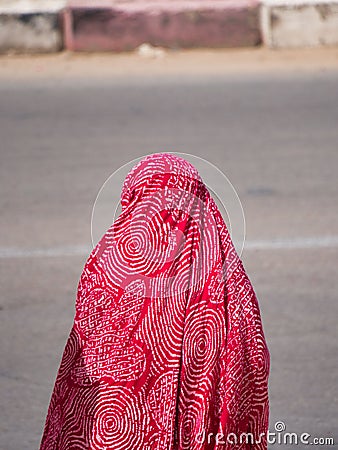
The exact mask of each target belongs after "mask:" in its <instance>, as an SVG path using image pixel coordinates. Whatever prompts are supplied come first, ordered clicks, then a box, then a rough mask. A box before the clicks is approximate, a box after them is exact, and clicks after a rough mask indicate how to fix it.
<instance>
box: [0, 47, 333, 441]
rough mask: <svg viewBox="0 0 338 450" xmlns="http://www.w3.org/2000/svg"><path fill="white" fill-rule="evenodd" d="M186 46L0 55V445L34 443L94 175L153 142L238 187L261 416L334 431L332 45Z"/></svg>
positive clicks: (57, 355) (69, 307)
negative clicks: (178, 50) (263, 355)
mask: <svg viewBox="0 0 338 450" xmlns="http://www.w3.org/2000/svg"><path fill="white" fill-rule="evenodd" d="M252 52H254V51H252ZM251 54H252V53H250V55H251ZM194 55H195V56H193V57H192V56H191V54H190V56H189V54H188V56H187V57H186V59H184V57H183V56H175V57H170V58H176V60H175V61H176V62H175V64H176V65H175V64H173V63H172V61H171V60H170V58H169V62H168V60H167V59H165V58H164V60H161V61H157V60H156V61H153V60H151V61H148V60H147V61H143V60H142V61H138V60H137V61H136V63H135V62H134V60H133V59H132V58H136V57H135V56H133V57H130V59H128V57H124V56H120V57H106V56H98V57H93V56H90V57H89V56H88V58H87V57H86V56H76V57H74V58H72V57H71V56H69V55H66V56H62V57H60V56H58V57H56V56H55V57H40V58H36V57H34V58H32V59H28V58H8V59H4V58H1V59H0V99H1V100H0V146H1V150H0V155H1V168H0V170H1V217H0V223H1V241H0V264H1V283H2V284H1V286H2V292H1V306H0V321H1V328H0V338H1V345H2V352H1V359H0V383H1V405H2V406H1V412H0V415H1V418H0V448H1V449H4V450H19V449H20V450H26V449H27V450H29V449H36V448H37V447H38V443H39V441H40V437H41V433H42V430H43V425H44V421H45V416H46V412H47V407H48V403H49V399H50V395H51V390H52V387H53V384H54V380H55V376H56V371H57V368H58V366H59V362H60V359H61V356H62V352H63V348H64V345H65V342H66V339H67V337H68V333H69V331H70V328H71V325H72V321H73V315H74V302H75V295H76V287H77V282H78V278H79V276H80V273H81V270H82V267H83V264H84V262H85V259H86V248H89V246H90V216H91V210H92V206H93V203H94V200H95V197H96V195H97V192H98V190H99V188H100V187H101V185H102V184H103V182H104V181H105V180H106V178H107V177H108V176H109V175H110V174H111V173H112V172H114V171H115V170H116V169H118V168H119V167H120V166H121V165H123V164H125V163H127V162H128V161H130V160H132V159H134V158H136V157H139V156H142V155H144V154H148V153H151V152H159V151H177V152H185V153H191V154H193V155H196V156H201V157H203V158H205V159H207V160H209V161H210V162H212V163H213V164H215V165H216V166H217V167H219V168H220V169H221V170H222V171H223V172H224V173H225V174H226V175H227V176H228V178H229V179H230V180H231V182H232V184H233V185H234V187H235V188H236V190H237V192H238V194H239V196H240V199H241V201H242V204H243V208H244V211H245V217H246V224H247V247H245V250H244V253H243V255H242V259H243V262H244V265H245V267H246V269H247V272H248V274H249V276H250V278H251V280H252V282H253V285H254V287H255V290H256V293H257V295H258V297H259V301H260V305H261V310H262V316H263V321H264V328H265V332H266V337H267V340H268V344H269V348H270V352H271V377H270V399H271V417H270V423H271V425H270V429H271V430H272V431H273V429H274V423H275V422H276V421H277V420H282V421H284V422H285V424H286V428H287V431H290V432H291V431H295V432H299V433H309V434H311V435H312V436H318V437H323V436H333V437H335V441H336V445H337V443H338V430H337V417H338V383H337V368H338V367H337V366H338V358H337V355H338V335H337V330H338V327H337V323H336V321H337V317H338V297H337V292H338V282H337V279H338V277H337V263H338V214H337V190H338V178H337V167H338V126H337V125H338V63H337V61H338V58H337V55H338V51H337V50H332V51H331V53H330V58H331V59H330V58H326V56H325V55H324V57H322V56H321V53H320V52H319V53H318V51H317V53H314V55H315V56H314V57H312V56H313V55H312V54H311V52H307V53H306V55H307V56H306V58H305V59H304V60H303V61H302V60H301V58H300V59H299V58H297V53H292V52H291V53H283V52H280V53H279V54H278V52H277V53H274V55H273V57H271V58H272V59H270V63H269V64H267V63H266V58H267V59H269V58H270V57H267V56H266V55H265V56H264V54H263V56H262V53H260V52H258V53H256V54H255V55H256V56H255V57H251V56H246V55H249V52H248V54H246V53H245V52H244V53H243V52H242V53H240V56H238V53H236V52H231V51H228V52H224V53H222V52H219V53H217V54H216V53H214V58H216V59H215V60H213V57H212V56H208V53H202V54H201V55H202V56H201V55H199V54H198V53H197V56H196V53H195V54H194ZM215 55H216V56H215ZM228 55H230V57H229V56H228ZM243 55H244V56H243ZM290 55H291V56H290ZM311 55H312V56H311ZM53 58H54V59H53ZM177 58H178V59H177ZM189 58H192V59H190V62H191V64H190V65H189ZM194 58H195V59H194ZM217 58H218V59H217ZM250 58H251V59H250ZM278 58H280V60H281V61H282V62H281V63H278ZM283 58H284V59H283ZM136 59H137V58H136ZM291 60H292V61H291ZM170 61H171V62H170ZM213 61H214V62H213ZM215 61H218V63H216V62H215ZM271 61H272V62H271ZM273 61H274V62H273ZM290 61H291V63H290ZM311 61H312V63H311ZM318 61H319V62H318ZM328 61H331V62H332V61H333V62H332V64H331V65H330V64H326V62H328ZM335 61H336V62H335ZM107 67H108V69H107ZM138 67H141V69H139V68H138ZM182 67H183V68H182ZM119 189H120V186H116V192H115V196H116V198H115V199H114V201H115V202H116V199H117V198H118V196H119V193H120V191H119ZM276 240H279V241H278V242H279V244H278V243H277V244H276ZM83 247H84V250H81V248H83ZM48 253H49V254H48ZM307 447H308V446H306V445H302V444H299V445H298V446H297V448H307ZM314 447H315V448H316V446H314ZM273 448H275V446H274V445H272V446H271V449H273ZM282 448H285V449H288V448H294V447H293V446H291V445H285V446H282ZM321 448H333V447H329V446H327V447H325V446H324V447H323V446H322V447H321Z"/></svg>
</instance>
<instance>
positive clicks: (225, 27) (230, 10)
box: [64, 0, 261, 51]
mask: <svg viewBox="0 0 338 450" xmlns="http://www.w3.org/2000/svg"><path fill="white" fill-rule="evenodd" d="M64 15H65V47H66V48H67V49H69V50H73V51H126V50H127V51H128V50H133V49H135V48H136V47H138V46H139V45H141V44H142V43H144V42H147V43H149V44H151V45H154V46H163V47H169V48H192V47H213V48H215V47H251V46H256V45H259V44H260V43H261V34H260V26H259V4H258V2H257V1H256V0H240V1H238V0H237V2H236V3H235V2H232V1H229V0H214V1H211V2H205V1H204V0H202V1H201V0H197V1H196V0H195V1H170V2H168V1H159V2H149V1H127V2H116V1H115V2H107V1H102V0H100V1H98V2H91V1H88V0H84V1H83V0H82V1H79V0H77V1H76V0H75V1H70V2H69V3H68V5H67V7H66V8H65V12H64Z"/></svg>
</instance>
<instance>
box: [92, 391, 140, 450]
mask: <svg viewBox="0 0 338 450" xmlns="http://www.w3.org/2000/svg"><path fill="white" fill-rule="evenodd" d="M96 401H97V403H96V405H95V415H94V426H93V433H92V436H93V438H92V442H91V448H92V449H93V450H102V448H109V449H116V450H127V449H130V448H142V444H143V437H144V435H145V429H146V426H147V423H148V420H149V418H148V414H147V411H146V410H145V408H144V406H143V404H142V403H141V402H140V401H139V399H138V397H137V396H136V395H134V394H133V393H132V392H131V390H129V389H128V388H126V387H122V386H107V387H105V389H104V390H102V391H100V392H99V395H98V398H97V400H96Z"/></svg>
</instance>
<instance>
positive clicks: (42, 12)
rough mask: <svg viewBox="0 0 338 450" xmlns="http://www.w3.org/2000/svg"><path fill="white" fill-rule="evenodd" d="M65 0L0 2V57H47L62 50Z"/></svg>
mask: <svg viewBox="0 0 338 450" xmlns="http://www.w3.org/2000/svg"><path fill="white" fill-rule="evenodd" d="M65 4H66V0H49V1H42V0H30V1H29V0H16V1H14V0H0V53H7V52H18V53H41V52H42V53H45V52H46V53H50V52H57V51H60V50H61V49H62V47H63V33H62V24H61V16H60V11H61V10H62V9H63V8H64V6H65Z"/></svg>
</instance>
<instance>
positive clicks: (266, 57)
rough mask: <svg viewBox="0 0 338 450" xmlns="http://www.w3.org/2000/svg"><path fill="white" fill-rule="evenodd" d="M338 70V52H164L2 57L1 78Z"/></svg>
mask: <svg viewBox="0 0 338 450" xmlns="http://www.w3.org/2000/svg"><path fill="white" fill-rule="evenodd" d="M327 70H338V48H337V47H332V48H330V47H323V48H309V49H292V50H270V49H266V48H257V49H251V48H250V49H221V50H213V49H212V50H211V49H210V50H209V49H206V50H185V51H165V53H164V55H163V57H158V58H157V57H143V56H140V55H139V54H137V53H136V52H134V53H122V54H106V53H100V54H97V53H89V54H86V53H70V52H62V53H57V54H48V55H1V56H0V78H10V79H12V80H20V79H27V78H31V77H33V78H34V79H36V78H37V77H42V78H44V77H46V76H47V77H61V76H62V77H88V76H98V75H99V76H100V77H111V76H121V77H122V76H126V75H128V77H133V76H137V77H140V76H145V75H149V74H150V75H152V76H154V75H158V76H161V75H162V76H163V75H164V76H170V75H174V74H187V75H197V74H200V75H205V74H219V75H222V74H227V73H230V74H234V73H243V72H244V73H245V72H257V73H266V72H267V71H268V72H269V71H272V72H280V71H283V72H288V73H290V72H291V73H294V72H302V71H306V72H315V71H327Z"/></svg>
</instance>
